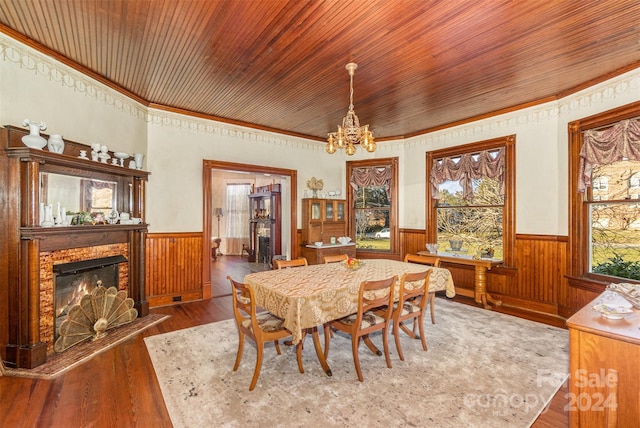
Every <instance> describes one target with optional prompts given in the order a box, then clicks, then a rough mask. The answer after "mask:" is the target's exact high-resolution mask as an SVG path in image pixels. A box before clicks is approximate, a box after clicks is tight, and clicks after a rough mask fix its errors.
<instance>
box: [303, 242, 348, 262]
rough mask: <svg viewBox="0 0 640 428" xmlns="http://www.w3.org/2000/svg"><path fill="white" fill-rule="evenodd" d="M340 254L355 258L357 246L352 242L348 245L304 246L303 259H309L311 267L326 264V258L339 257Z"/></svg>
mask: <svg viewBox="0 0 640 428" xmlns="http://www.w3.org/2000/svg"><path fill="white" fill-rule="evenodd" d="M340 254H346V255H347V256H349V257H354V258H355V257H356V244H355V243H354V242H350V243H348V244H335V245H331V244H329V245H323V246H322V247H316V246H315V245H304V246H303V247H302V257H304V258H305V259H307V262H308V263H309V264H310V265H319V264H322V263H324V256H337V255H340Z"/></svg>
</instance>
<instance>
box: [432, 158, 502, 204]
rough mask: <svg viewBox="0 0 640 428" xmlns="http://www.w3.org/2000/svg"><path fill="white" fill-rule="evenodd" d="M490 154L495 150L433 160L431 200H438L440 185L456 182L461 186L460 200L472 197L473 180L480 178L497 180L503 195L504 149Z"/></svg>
mask: <svg viewBox="0 0 640 428" xmlns="http://www.w3.org/2000/svg"><path fill="white" fill-rule="evenodd" d="M492 153H496V150H485V151H482V152H480V153H465V154H463V155H461V156H455V157H445V158H441V159H434V161H433V167H432V168H431V178H430V180H431V195H432V198H433V199H440V192H439V190H438V186H439V185H440V184H442V183H444V182H445V181H458V182H459V183H460V185H461V186H462V198H463V199H469V198H471V197H473V180H474V179H476V180H477V179H480V178H482V177H489V178H495V179H497V180H498V191H499V192H500V194H501V195H504V192H505V189H504V179H505V174H504V153H505V150H504V147H502V148H500V149H498V151H497V155H496V156H493V155H492ZM456 160H457V162H456Z"/></svg>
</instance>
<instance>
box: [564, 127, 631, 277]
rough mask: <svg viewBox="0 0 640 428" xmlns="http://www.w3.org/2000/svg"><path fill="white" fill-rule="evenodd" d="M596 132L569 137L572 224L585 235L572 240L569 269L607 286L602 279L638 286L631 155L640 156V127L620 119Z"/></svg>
mask: <svg viewBox="0 0 640 428" xmlns="http://www.w3.org/2000/svg"><path fill="white" fill-rule="evenodd" d="M594 128H595V127H594ZM594 128H589V127H586V129H582V130H580V131H575V132H572V134H571V135H572V144H573V145H574V147H573V148H572V165H573V168H572V176H575V179H574V182H573V183H572V184H573V185H574V186H575V187H574V188H573V189H572V193H573V195H572V201H573V207H572V220H573V221H572V223H574V222H575V224H576V226H574V227H575V230H583V231H584V235H578V236H576V237H574V238H573V239H574V240H575V241H576V253H577V254H579V257H575V256H573V255H572V260H573V259H577V261H573V265H572V268H571V269H572V271H573V274H576V275H577V276H587V277H588V276H593V277H594V279H598V280H604V281H608V282H611V278H606V277H616V278H620V279H625V280H628V279H631V280H640V251H638V242H640V199H639V198H638V184H640V183H638V179H639V178H640V156H638V155H634V154H636V153H639V151H638V148H639V147H640V138H639V137H638V135H640V121H638V120H634V119H630V120H629V119H623V120H618V121H616V122H614V123H611V124H608V125H605V126H602V125H600V126H598V127H597V128H595V129H594ZM570 129H571V128H570ZM634 146H635V148H634ZM634 157H635V159H634ZM576 166H577V168H576ZM574 174H575V175H574ZM578 228H579V229H578ZM582 236H584V238H582V239H580V238H581V237H582ZM572 247H573V246H572ZM603 275H604V276H606V277H605V278H601V276H603Z"/></svg>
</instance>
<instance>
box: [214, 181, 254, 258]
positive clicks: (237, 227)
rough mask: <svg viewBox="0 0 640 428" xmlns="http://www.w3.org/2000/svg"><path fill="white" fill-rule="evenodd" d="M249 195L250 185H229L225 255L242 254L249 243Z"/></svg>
mask: <svg viewBox="0 0 640 428" xmlns="http://www.w3.org/2000/svg"><path fill="white" fill-rule="evenodd" d="M249 193H251V185H250V184H227V201H226V212H225V213H224V215H225V217H226V221H225V230H224V232H225V233H224V235H226V236H225V237H224V241H223V242H224V246H225V248H224V254H242V244H248V243H249V196H248V195H249ZM215 220H216V221H217V218H216V219H215ZM214 230H216V229H215V226H214Z"/></svg>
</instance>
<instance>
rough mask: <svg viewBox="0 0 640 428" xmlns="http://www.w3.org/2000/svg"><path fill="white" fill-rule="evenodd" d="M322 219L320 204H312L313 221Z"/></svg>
mask: <svg viewBox="0 0 640 428" xmlns="http://www.w3.org/2000/svg"><path fill="white" fill-rule="evenodd" d="M321 218H322V216H321V211H320V202H314V203H312V204H311V220H320V219H321Z"/></svg>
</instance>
